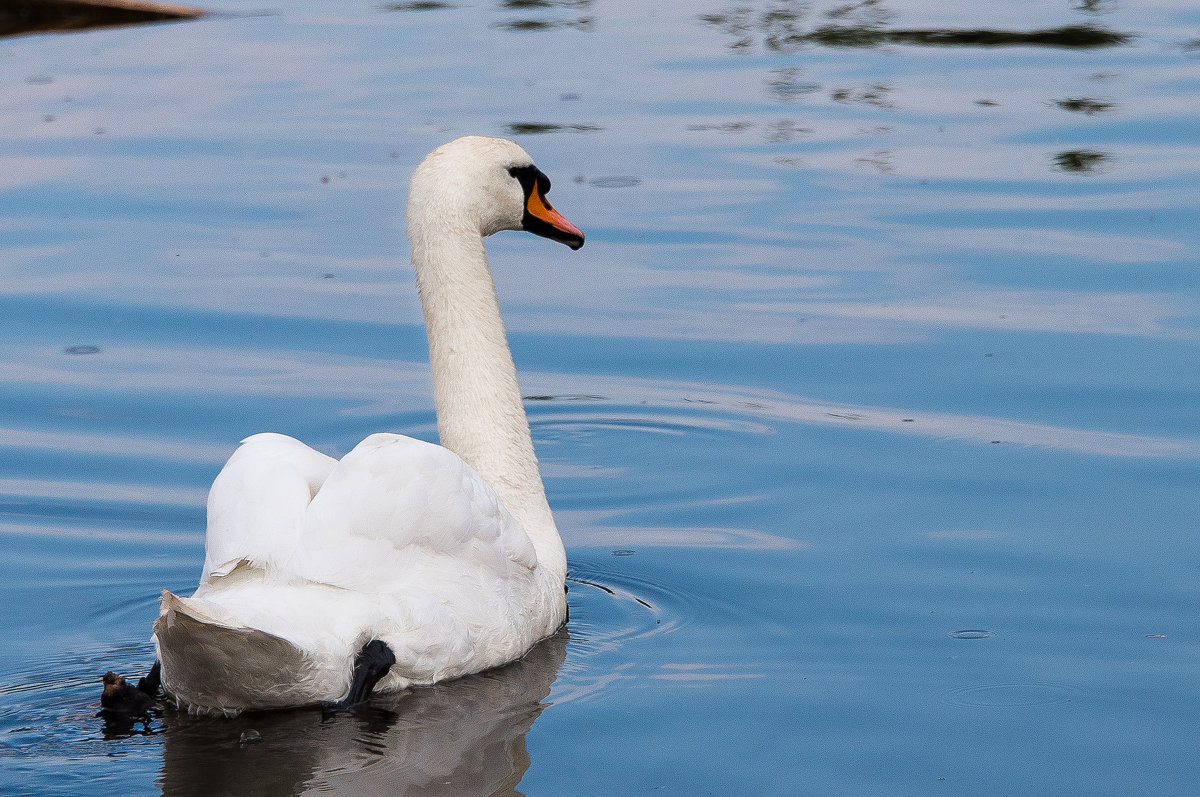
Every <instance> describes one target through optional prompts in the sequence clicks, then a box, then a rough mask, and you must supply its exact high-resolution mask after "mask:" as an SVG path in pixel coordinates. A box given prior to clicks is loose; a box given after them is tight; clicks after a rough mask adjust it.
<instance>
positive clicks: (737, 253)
mask: <svg viewBox="0 0 1200 797" xmlns="http://www.w3.org/2000/svg"><path fill="white" fill-rule="evenodd" d="M211 10H212V11H214V12H217V13H213V14H211V15H209V16H207V17H204V18H202V19H200V20H196V21H190V22H180V23H168V24H156V25H141V26H129V27H113V28H100V29H94V30H87V31H80V32H74V33H37V34H32V35H23V36H12V37H7V38H2V39H0V251H2V252H3V257H2V258H0V268H2V271H0V273H2V275H3V280H2V281H0V452H2V456H0V552H2V555H0V629H3V631H4V636H5V639H6V644H5V645H3V646H0V758H2V759H3V765H2V766H0V793H4V794H19V795H26V794H28V795H55V794H62V795H76V794H79V795H82V794H96V793H112V794H129V795H140V794H166V795H181V794H280V795H283V794H303V793H309V792H324V793H330V792H332V793H340V794H373V793H387V794H421V795H429V794H446V795H473V794H480V795H485V794H513V793H520V794H528V795H563V794H605V795H609V794H611V795H623V794H642V793H663V794H683V795H697V794H722V795H723V794H817V795H879V794H888V795H929V794H941V793H944V794H962V795H1010V794H1013V793H1023V794H1056V795H1128V794H1163V795H1190V794H1193V793H1195V790H1196V784H1197V783H1200V763H1198V761H1200V759H1198V758H1197V756H1196V755H1195V753H1194V750H1193V747H1194V739H1195V738H1196V732H1197V728H1198V722H1200V720H1198V718H1200V698H1198V697H1197V690H1196V689H1195V683H1196V680H1197V675H1198V674H1200V669H1198V665H1197V662H1198V661H1200V628H1198V621H1200V535H1198V534H1197V532H1198V531H1200V523H1198V515H1200V496H1198V491H1197V484H1198V481H1200V345H1198V342H1200V276H1198V275H1200V214H1198V212H1197V203H1196V197H1197V196H1200V127H1198V126H1197V119H1198V118H1200V117H1198V115H1197V110H1198V109H1200V105H1198V104H1197V92H1198V90H1200V11H1197V9H1196V8H1194V7H1192V5H1191V4H1188V3H1186V2H1182V0H1168V2H1160V3H1148V2H1137V1H1136V0H1129V1H1128V2H1118V1H1117V0H1113V1H1111V2H1082V1H1081V2H1070V3H1066V2H1064V3H1060V4H1050V5H1047V4H1043V3H1034V2H1028V0H1026V1H1024V2H1016V3H1010V4H1008V5H1005V6H1003V7H1000V8H997V7H993V6H987V7H984V6H975V5H970V4H951V5H946V4H943V3H906V4H902V3H897V2H887V0H877V1H876V2H872V1H871V0H868V1H867V2H860V3H821V2H816V3H801V2H788V1H787V0H772V2H760V1H759V0H748V2H742V3H728V4H724V0H711V2H709V3H708V4H705V3H701V4H699V5H697V4H695V3H682V2H665V3H656V4H653V6H649V5H647V4H642V3H629V2H621V1H620V0H612V1H611V2H608V1H606V2H600V0H547V2H539V3H527V2H499V3H469V2H468V3H457V2H447V3H392V4H379V3H374V2H372V3H363V2H351V3H344V4H339V5H337V6H336V7H333V6H330V5H329V4H323V3H316V2H310V0H298V1H297V2H294V3H291V4H288V5H287V6H286V7H281V8H278V9H274V10H267V11H264V9H263V7H262V6H260V5H255V4H251V3H245V2H240V0H229V2H225V3H224V4H223V5H221V6H220V7H219V8H217V7H213V8H212V9H211ZM831 26H832V27H836V28H838V31H837V33H838V35H839V36H840V38H838V39H837V40H836V41H834V40H832V39H830V38H829V37H828V36H827V35H826V36H825V37H824V38H822V32H823V31H824V32H825V33H826V34H827V33H828V28H830V27H831ZM1079 30H1082V31H1083V33H1082V34H1079V33H1078V31H1079ZM964 31H967V32H972V31H973V32H974V34H973V36H974V38H972V37H971V36H967V37H966V38H965V39H964V37H963V36H962V35H961V34H962V32H964ZM1064 31H1065V32H1064ZM1072 31H1074V32H1075V33H1074V34H1072ZM952 34H953V35H952ZM1000 34H1002V35H1000ZM1072 35H1075V36H1078V35H1083V36H1084V37H1085V39H1087V46H1079V42H1078V41H1077V40H1075V39H1072ZM998 37H999V40H1002V43H997V42H998ZM1021 37H1024V38H1021ZM1098 37H1099V39H1103V41H1099V39H1098ZM918 39H920V41H917V40H918ZM951 42H952V43H951ZM466 133H483V134H489V135H504V136H509V137H513V138H515V139H516V140H518V141H519V142H520V143H521V144H522V145H523V146H525V147H526V149H527V150H528V151H529V152H530V153H531V154H532V155H533V156H534V157H535V159H536V160H537V162H538V164H539V166H540V168H541V169H542V170H543V171H545V172H546V173H547V174H549V175H550V176H551V177H552V179H553V181H554V187H553V192H552V199H553V201H554V203H555V206H556V207H557V208H558V209H559V210H561V211H562V212H563V213H564V214H565V215H566V216H567V217H569V218H571V219H572V220H573V221H575V222H576V223H577V224H579V226H580V227H582V228H583V229H584V230H585V231H586V232H587V235H588V244H587V246H586V247H585V248H583V249H582V250H580V251H579V252H577V253H571V252H569V251H567V250H566V249H564V248H563V247H559V246H554V245H551V244H549V243H547V242H545V241H539V240H538V239H535V238H532V237H530V236H526V235H522V234H519V233H503V234H500V235H497V236H493V237H492V238H491V239H489V242H488V243H489V253H490V258H491V261H492V264H493V269H494V271H495V277H496V281H497V286H498V290H499V293H500V298H501V304H502V306H503V310H504V313H505V320H506V323H507V325H508V329H509V333H510V338H511V343H512V347H513V351H514V355H515V357H516V360H517V364H518V368H519V370H520V377H521V381H522V389H523V390H524V392H525V393H526V395H527V396H528V397H529V400H528V401H527V410H528V413H529V416H530V420H531V424H532V427H533V433H534V438H535V444H536V446H537V449H538V453H539V457H540V460H541V463H542V468H543V475H544V478H545V482H546V486H547V490H548V493H549V496H550V501H551V505H552V506H553V508H554V509H555V513H556V517H557V519H558V523H559V527H560V529H561V531H562V533H563V537H564V540H565V542H566V545H567V549H568V558H569V560H570V570H571V573H570V580H569V584H568V586H569V588H570V592H569V602H570V605H571V623H570V624H569V626H568V627H567V629H566V630H565V631H564V632H563V633H562V634H560V635H559V636H558V637H556V638H554V639H551V640H549V641H547V642H546V643H544V644H542V645H540V646H539V647H538V648H537V649H535V651H533V652H532V653H531V655H530V656H529V657H527V658H526V659H525V660H523V661H522V662H520V663H518V664H516V665H513V666H511V667H508V668H504V669H501V670H498V671H495V672H491V673H485V674H483V675H479V676H473V677H470V678H466V679H462V680H460V681H457V682H454V683H450V684H444V685H440V686H437V687H434V688H427V689H420V690H415V691H414V692H412V693H410V694H407V695H404V696H401V697H398V698H391V699H378V700H376V701H375V703H373V706H372V711H371V712H370V713H368V714H366V715H364V716H357V717H355V716H345V717H334V718H328V717H322V715H321V713H320V712H319V711H308V710H302V711H293V712H277V713H274V714H261V715H246V716H243V717H239V718H236V719H230V720H214V719H200V718H189V717H186V716H179V715H178V714H175V713H172V712H167V713H166V714H164V716H162V717H158V718H156V719H155V721H154V722H152V723H151V724H150V725H149V727H145V728H143V727H140V726H139V727H136V728H134V729H132V730H131V731H127V732H113V731H112V730H111V729H106V728H105V726H104V724H103V723H102V722H101V720H100V719H98V718H97V717H96V716H95V712H96V710H97V709H98V699H99V693H100V677H101V676H102V675H103V673H104V672H105V671H106V670H110V669H111V670H116V671H118V672H122V673H124V674H126V675H128V676H135V675H138V674H140V673H142V672H144V671H145V670H146V669H147V668H148V667H149V666H150V664H151V662H152V660H153V655H154V654H153V648H152V645H151V643H150V640H149V635H150V626H151V623H152V622H153V620H154V618H155V617H156V615H157V611H158V596H159V591H160V590H161V589H163V588H167V589H171V590H175V591H180V592H183V593H185V594H186V593H188V592H190V590H191V589H193V588H194V586H195V583H196V579H197V577H198V575H199V570H200V565H201V563H202V561H203V544H204V539H203V538H204V502H205V496H206V491H207V488H208V485H209V484H210V483H211V481H212V478H213V477H214V476H215V475H216V473H217V471H218V470H219V469H220V467H221V464H222V463H223V462H224V460H225V458H226V457H228V455H229V454H230V453H231V452H232V450H233V448H234V447H235V446H236V444H237V442H238V441H239V440H240V439H242V438H243V437H245V436H247V435H249V434H252V433H255V432H260V431H277V432H283V433H286V434H292V435H295V436H297V437H300V438H302V439H304V440H305V441H307V442H309V443H310V444H312V445H314V446H315V447H317V448H318V449H320V450H322V451H326V452H328V453H330V454H333V455H340V454H342V453H345V452H346V451H348V450H349V449H350V448H351V447H353V445H354V444H355V443H356V442H357V441H358V440H359V439H361V438H362V437H364V436H365V435H367V434H370V433H372V432H375V431H382V430H388V431H398V432H404V433H407V434H412V435H415V436H417V437H422V438H425V439H430V440H434V439H436V425H435V417H434V412H433V403H432V390H431V387H430V384H429V373H428V365H427V360H426V356H427V355H426V350H425V335H424V329H423V327H422V326H421V325H420V318H421V315H420V308H419V305H418V303H417V296H416V291H415V289H414V286H413V280H412V274H411V271H410V268H409V266H408V248H407V243H406V242H405V240H404V235H403V200H404V194H405V191H406V185H407V180H408V176H409V174H410V173H411V170H412V169H413V168H414V167H415V165H416V164H417V163H418V162H419V161H420V159H421V158H422V157H423V155H424V154H425V153H426V152H427V151H429V150H430V149H432V148H433V147H434V146H436V145H438V144H439V143H441V142H443V141H445V140H448V139H450V138H453V137H455V136H457V135H461V134H466ZM251 730H253V731H254V733H253V734H250V733H249V731H251Z"/></svg>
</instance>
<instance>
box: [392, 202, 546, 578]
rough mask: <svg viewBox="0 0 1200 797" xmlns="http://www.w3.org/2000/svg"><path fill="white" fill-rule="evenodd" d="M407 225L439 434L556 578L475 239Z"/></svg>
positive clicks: (525, 426) (542, 499)
mask: <svg viewBox="0 0 1200 797" xmlns="http://www.w3.org/2000/svg"><path fill="white" fill-rule="evenodd" d="M416 221H417V224H414V225H413V226H411V227H410V230H409V235H410V238H411V240H412V245H413V263H414V265H415V267H416V272H417V287H418V289H419V290H420V294H421V306H422V309H423V310H424V313H425V329H426V333H427V335H428V336H429V360H430V365H431V366H432V369H433V396H434V404H435V405H436V407H437V419H438V435H439V436H440V437H441V443H442V445H443V446H445V447H446V448H448V449H450V450H451V451H453V452H455V453H456V454H458V455H459V456H460V457H462V458H463V459H464V460H465V461H466V462H467V463H468V464H469V465H470V466H471V467H472V468H474V469H475V471H476V472H478V473H479V475H480V476H482V477H483V478H484V480H485V481H487V483H488V484H490V485H491V486H492V489H494V490H495V491H496V494H497V495H498V496H499V497H500V500H501V501H502V502H503V503H504V506H505V508H507V509H508V511H509V512H510V513H511V514H512V515H513V516H514V517H515V518H516V519H517V520H518V521H520V523H521V524H522V526H523V527H524V529H525V531H526V533H528V534H529V537H530V540H531V541H532V542H533V544H534V546H535V548H536V549H537V553H538V561H539V563H540V564H541V565H543V566H546V567H547V568H550V569H552V570H553V571H554V572H556V573H558V574H560V575H561V576H562V577H564V578H565V576H566V554H565V552H564V550H563V544H562V539H561V538H560V537H559V534H558V529H557V528H556V527H555V525H554V518H553V516H552V515H551V513H550V506H549V504H548V503H547V502H546V492H545V488H544V487H543V486H542V478H541V475H540V473H539V472H538V464H537V456H536V455H535V454H534V450H533V440H532V438H531V437H530V433H529V421H528V420H527V419H526V417H525V407H524V405H523V403H522V401H521V391H520V389H519V388H518V386H517V370H516V366H515V365H514V364H513V359H512V353H511V352H510V351H509V348H508V341H507V339H506V338H505V334H504V322H503V321H502V320H501V318H500V307H499V304H498V302H497V300H496V288H495V284H494V283H493V281H492V275H491V272H490V271H489V270H488V265H487V259H486V257H485V255H484V249H483V239H482V238H481V237H480V236H479V233H478V232H477V231H472V230H470V229H469V228H463V229H457V230H456V229H448V228H447V226H446V225H445V224H442V225H439V226H438V229H437V230H436V231H432V230H429V229H426V226H425V225H423V224H421V223H420V221H421V220H416Z"/></svg>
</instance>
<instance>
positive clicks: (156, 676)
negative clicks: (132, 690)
mask: <svg viewBox="0 0 1200 797" xmlns="http://www.w3.org/2000/svg"><path fill="white" fill-rule="evenodd" d="M161 688H162V662H161V661H155V662H154V666H153V667H151V668H150V672H149V673H147V674H146V677H145V678H139V679H138V682H137V690H138V691H139V692H141V693H142V694H146V695H150V697H153V698H157V697H158V691H159V689H161Z"/></svg>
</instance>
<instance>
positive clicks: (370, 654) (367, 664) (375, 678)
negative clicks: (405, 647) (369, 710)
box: [322, 639, 396, 712]
mask: <svg viewBox="0 0 1200 797" xmlns="http://www.w3.org/2000/svg"><path fill="white" fill-rule="evenodd" d="M395 663H396V654H395V653H392V649H391V648H389V647H388V646H387V643H385V642H382V641H380V640H378V639H373V640H371V641H370V642H368V643H367V644H365V645H363V646H362V649H361V650H359V651H358V655H356V656H355V657H354V674H353V677H352V678H351V681H350V694H348V695H346V697H345V698H343V699H342V700H339V701H337V702H336V703H325V704H323V705H322V708H324V709H325V710H326V711H332V712H340V711H350V710H353V709H354V708H355V707H356V706H361V705H362V704H363V703H366V702H367V698H369V697H370V696H371V690H373V689H374V688H375V684H377V683H379V680H380V679H381V678H383V676H385V675H387V674H388V670H390V669H392V665H393V664H395Z"/></svg>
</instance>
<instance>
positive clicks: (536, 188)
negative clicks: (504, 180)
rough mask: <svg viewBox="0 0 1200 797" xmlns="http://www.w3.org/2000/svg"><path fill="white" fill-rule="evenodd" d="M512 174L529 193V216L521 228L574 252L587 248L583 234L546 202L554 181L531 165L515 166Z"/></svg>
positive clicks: (512, 168)
mask: <svg viewBox="0 0 1200 797" xmlns="http://www.w3.org/2000/svg"><path fill="white" fill-rule="evenodd" d="M508 173H509V174H511V175H512V176H513V177H514V178H516V180H517V182H519V183H520V184H521V190H522V191H524V192H525V214H524V217H523V218H522V219H521V226H522V228H523V229H525V230H528V231H529V232H531V233H533V234H534V235H540V236H542V237H543V238H549V239H551V240H553V241H559V242H560V243H564V244H566V245H567V246H569V247H571V248H572V249H578V248H579V247H581V246H583V231H582V230H580V229H579V228H578V227H576V226H575V225H574V224H572V223H571V222H569V221H567V220H566V219H565V218H563V216H562V214H560V213H559V212H558V211H557V210H555V209H554V207H553V206H552V205H551V204H550V203H549V202H548V201H547V200H546V192H547V191H549V190H550V178H549V177H547V176H546V175H544V174H542V172H541V170H540V169H538V168H537V167H536V166H534V165H532V164H530V165H528V166H513V167H511V168H509V170H508Z"/></svg>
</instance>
